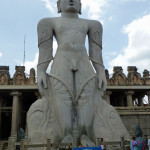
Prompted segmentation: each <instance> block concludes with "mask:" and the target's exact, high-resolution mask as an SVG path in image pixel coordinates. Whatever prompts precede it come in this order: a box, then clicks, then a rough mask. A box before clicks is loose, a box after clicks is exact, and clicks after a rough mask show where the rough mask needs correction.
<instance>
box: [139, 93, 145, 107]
mask: <svg viewBox="0 0 150 150" xmlns="http://www.w3.org/2000/svg"><path fill="white" fill-rule="evenodd" d="M143 98H144V95H140V96H139V97H138V106H143V105H144V103H143Z"/></svg>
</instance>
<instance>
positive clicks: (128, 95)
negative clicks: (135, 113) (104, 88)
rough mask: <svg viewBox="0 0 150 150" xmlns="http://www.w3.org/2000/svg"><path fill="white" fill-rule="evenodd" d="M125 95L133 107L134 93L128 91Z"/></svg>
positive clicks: (129, 104)
mask: <svg viewBox="0 0 150 150" xmlns="http://www.w3.org/2000/svg"><path fill="white" fill-rule="evenodd" d="M125 94H126V95H127V104H128V106H133V100H132V95H133V94H134V91H128V92H125Z"/></svg>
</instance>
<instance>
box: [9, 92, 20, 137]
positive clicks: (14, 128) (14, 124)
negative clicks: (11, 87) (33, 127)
mask: <svg viewBox="0 0 150 150" xmlns="http://www.w3.org/2000/svg"><path fill="white" fill-rule="evenodd" d="M10 94H11V95H12V96H13V106H12V121H11V137H17V131H18V124H19V119H18V118H19V96H20V95H21V93H20V92H18V91H13V92H11V93H10Z"/></svg>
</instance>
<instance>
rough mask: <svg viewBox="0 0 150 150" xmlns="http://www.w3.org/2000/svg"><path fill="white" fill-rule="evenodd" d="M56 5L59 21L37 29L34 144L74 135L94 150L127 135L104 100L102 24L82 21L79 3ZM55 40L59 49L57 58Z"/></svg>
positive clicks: (67, 0)
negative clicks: (96, 145) (97, 144)
mask: <svg viewBox="0 0 150 150" xmlns="http://www.w3.org/2000/svg"><path fill="white" fill-rule="evenodd" d="M57 7H58V13H61V17H57V18H44V19H42V20H40V22H39V23H38V28H37V30H38V47H39V60H38V66H37V84H38V89H39V91H40V94H41V95H42V99H39V100H37V101H36V102H35V103H33V104H32V106H31V108H30V109H29V111H28V115H27V128H28V136H29V137H30V139H31V142H32V143H41V142H45V140H46V139H49V138H50V139H51V141H52V142H62V143H66V142H67V143H68V142H71V140H72V138H73V137H76V138H78V139H79V140H80V141H81V142H82V144H83V145H84V146H94V143H95V139H96V138H97V137H103V138H104V139H105V141H112V140H113V141H114V140H119V139H120V137H121V136H124V137H128V136H129V135H128V132H127V130H126V129H125V127H124V125H123V123H122V121H121V119H120V117H119V115H118V114H117V112H116V110H115V109H114V108H113V107H112V106H110V105H109V104H108V103H107V102H106V101H105V100H103V99H102V96H103V93H104V91H105V90H106V84H107V83H106V78H105V71H104V65H103V58H102V32H103V31H102V30H103V29H102V25H101V23H100V22H98V21H95V20H86V19H80V18H79V14H81V2H80V0H58V2H57ZM86 36H88V41H89V42H88V43H89V46H88V52H89V55H88V54H87V50H86V48H85V39H86ZM54 37H55V39H56V41H57V44H58V48H57V52H56V55H55V57H54V58H53V47H52V45H53V38H54ZM51 61H53V62H52V66H51V70H50V74H47V73H46V71H47V68H48V66H49V64H50V62H51ZM90 62H92V65H93V66H92V65H91V63H90ZM94 69H95V71H94Z"/></svg>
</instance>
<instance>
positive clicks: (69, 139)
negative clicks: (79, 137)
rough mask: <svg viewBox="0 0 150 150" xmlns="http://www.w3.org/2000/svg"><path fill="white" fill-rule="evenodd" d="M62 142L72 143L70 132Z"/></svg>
mask: <svg viewBox="0 0 150 150" xmlns="http://www.w3.org/2000/svg"><path fill="white" fill-rule="evenodd" d="M61 143H72V136H71V135H70V134H69V135H67V136H65V137H64V138H63V140H62V141H61Z"/></svg>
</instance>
